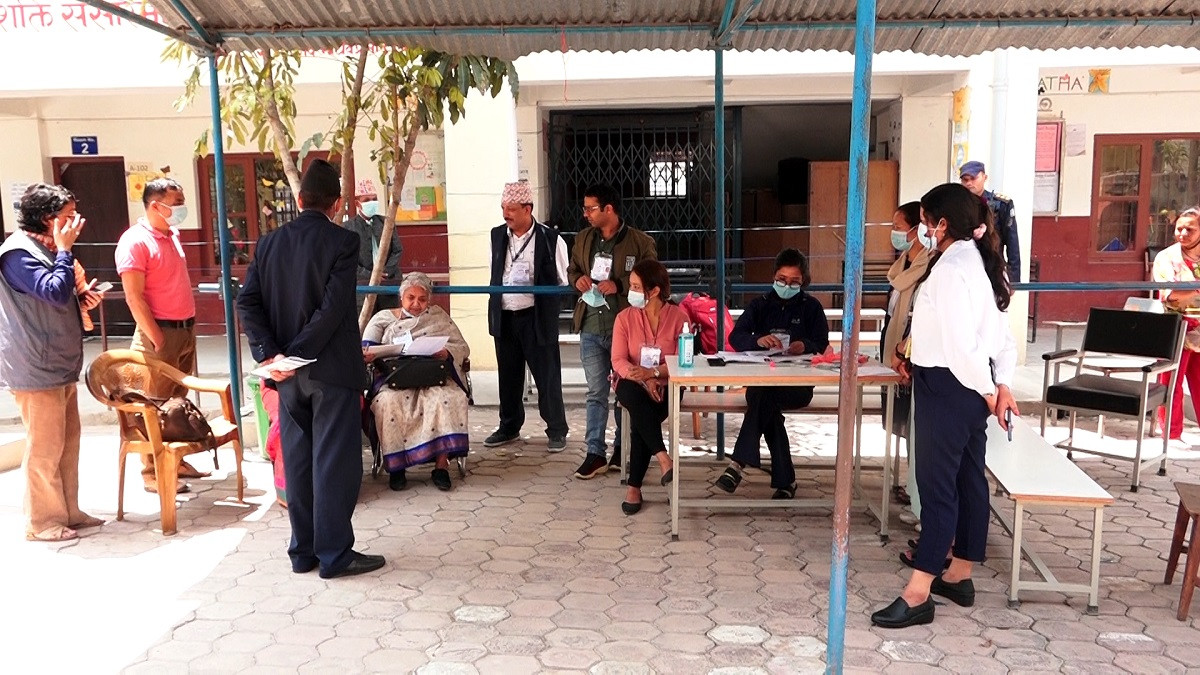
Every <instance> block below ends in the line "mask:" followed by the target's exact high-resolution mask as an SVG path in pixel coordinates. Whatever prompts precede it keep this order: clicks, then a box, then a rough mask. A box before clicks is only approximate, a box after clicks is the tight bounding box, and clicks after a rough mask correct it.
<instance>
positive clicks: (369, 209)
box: [362, 199, 379, 218]
mask: <svg viewBox="0 0 1200 675" xmlns="http://www.w3.org/2000/svg"><path fill="white" fill-rule="evenodd" d="M362 214H363V218H374V217H375V216H377V215H379V201H378V200H374V199H373V200H371V201H369V202H363V203H362Z"/></svg>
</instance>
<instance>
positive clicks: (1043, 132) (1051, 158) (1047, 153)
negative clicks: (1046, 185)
mask: <svg viewBox="0 0 1200 675" xmlns="http://www.w3.org/2000/svg"><path fill="white" fill-rule="evenodd" d="M1061 139H1062V122H1057V121H1055V122H1038V124H1037V140H1036V143H1035V145H1034V155H1033V170H1034V171H1037V172H1043V173H1050V172H1054V173H1057V172H1058V161H1059V157H1061V156H1062V149H1061V145H1060V141H1061Z"/></svg>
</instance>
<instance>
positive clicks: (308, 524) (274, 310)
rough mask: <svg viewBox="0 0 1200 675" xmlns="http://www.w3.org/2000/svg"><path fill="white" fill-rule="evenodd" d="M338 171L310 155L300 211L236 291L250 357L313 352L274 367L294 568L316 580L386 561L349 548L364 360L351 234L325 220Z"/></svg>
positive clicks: (263, 247)
mask: <svg viewBox="0 0 1200 675" xmlns="http://www.w3.org/2000/svg"><path fill="white" fill-rule="evenodd" d="M340 194H341V187H340V181H339V179H338V172H337V169H335V168H334V167H333V165H331V164H330V163H329V162H326V161H324V160H319V159H318V160H313V162H312V164H310V165H309V167H308V170H307V171H305V172H304V176H303V178H302V179H301V182H300V194H299V200H298V201H299V203H300V208H301V213H300V216H299V217H298V218H296V219H295V220H293V221H292V222H290V223H288V224H287V225H284V226H283V227H281V228H279V229H278V230H276V231H275V232H272V233H270V234H268V235H267V236H265V237H263V238H262V239H261V240H260V241H259V242H258V248H257V249H256V250H255V253H254V261H253V262H251V264H250V268H249V270H248V271H247V273H246V285H245V286H244V287H242V292H241V295H239V296H238V310H239V313H240V314H241V317H242V325H243V327H244V328H245V330H246V335H247V336H248V337H249V338H250V349H251V351H252V352H253V353H254V359H255V360H256V361H258V362H260V363H264V364H269V363H273V362H276V361H279V360H281V359H283V358H285V357H287V356H296V357H301V358H304V359H316V361H315V362H313V363H312V364H310V365H307V366H305V367H303V368H301V369H299V370H294V371H290V372H279V371H272V373H271V377H272V379H273V380H274V381H275V384H276V388H277V389H278V390H279V404H280V408H281V412H282V413H283V414H281V415H280V416H279V419H280V432H281V436H282V441H283V443H282V444H283V467H284V474H285V476H286V478H287V486H288V519H289V520H290V521H291V524H292V541H291V545H290V546H289V547H288V556H289V557H291V560H292V571H293V572H296V573H297V574H302V573H304V572H310V571H312V570H313V569H315V568H316V567H317V566H318V565H319V566H320V568H321V569H320V575H321V578H323V579H330V578H333V577H340V576H350V575H354V574H362V573H364V572H370V571H372V570H377V569H379V568H380V567H383V564H384V560H383V556H381V555H364V554H362V553H359V552H357V551H354V550H353V548H352V547H353V545H354V529H353V527H351V525H350V517H351V516H352V515H353V514H354V507H355V505H356V504H357V502H358V490H359V487H360V486H361V484H362V443H361V437H360V430H359V428H360V419H361V410H360V403H359V401H360V398H361V396H362V392H363V390H364V389H365V388H366V386H367V371H366V365H365V364H364V363H363V356H362V348H361V347H360V344H361V342H360V340H359V336H358V323H357V321H356V317H355V315H354V282H355V275H354V270H355V266H356V264H357V260H358V245H359V240H358V235H356V234H355V233H354V232H351V231H348V230H345V229H342V228H341V227H338V226H337V225H335V224H334V223H333V221H332V220H330V219H331V218H332V217H333V216H334V214H336V213H338V211H339V209H340V207H341V198H340Z"/></svg>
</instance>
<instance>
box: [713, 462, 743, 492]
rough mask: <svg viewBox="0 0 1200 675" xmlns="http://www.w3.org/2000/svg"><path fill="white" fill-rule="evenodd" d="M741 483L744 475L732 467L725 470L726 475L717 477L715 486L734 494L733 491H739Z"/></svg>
mask: <svg viewBox="0 0 1200 675" xmlns="http://www.w3.org/2000/svg"><path fill="white" fill-rule="evenodd" d="M741 482H742V473H741V472H740V471H738V470H737V469H735V468H733V467H732V466H731V467H729V468H728V469H725V473H723V474H721V475H720V476H719V477H717V482H716V483H715V485H716V486H717V487H719V488H721V489H722V490H724V491H726V492H728V493H729V494H733V491H734V490H736V489H737V486H738V484H740V483H741Z"/></svg>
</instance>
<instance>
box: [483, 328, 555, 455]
mask: <svg viewBox="0 0 1200 675" xmlns="http://www.w3.org/2000/svg"><path fill="white" fill-rule="evenodd" d="M533 319H534V315H533V308H530V309H523V310H519V311H516V312H508V311H505V312H501V313H500V334H499V335H497V336H496V338H495V341H496V368H497V373H496V380H497V385H498V386H499V389H500V431H502V432H504V433H506V434H518V433H520V432H521V427H522V426H523V425H524V424H525V403H524V401H522V400H521V397H522V395H523V394H524V391H523V389H524V387H525V366H526V365H528V366H529V372H530V373H531V374H532V375H533V383H534V384H535V385H536V386H537V391H538V412H539V413H541V415H542V419H543V420H544V421H545V422H546V435H547V436H548V437H550V438H564V437H566V435H567V411H566V409H565V408H564V406H563V396H562V359H561V357H560V356H559V353H558V339H557V338H555V339H554V341H553V343H552V344H547V345H539V344H538V335H537V326H536V325H535V324H534V320H533Z"/></svg>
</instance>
